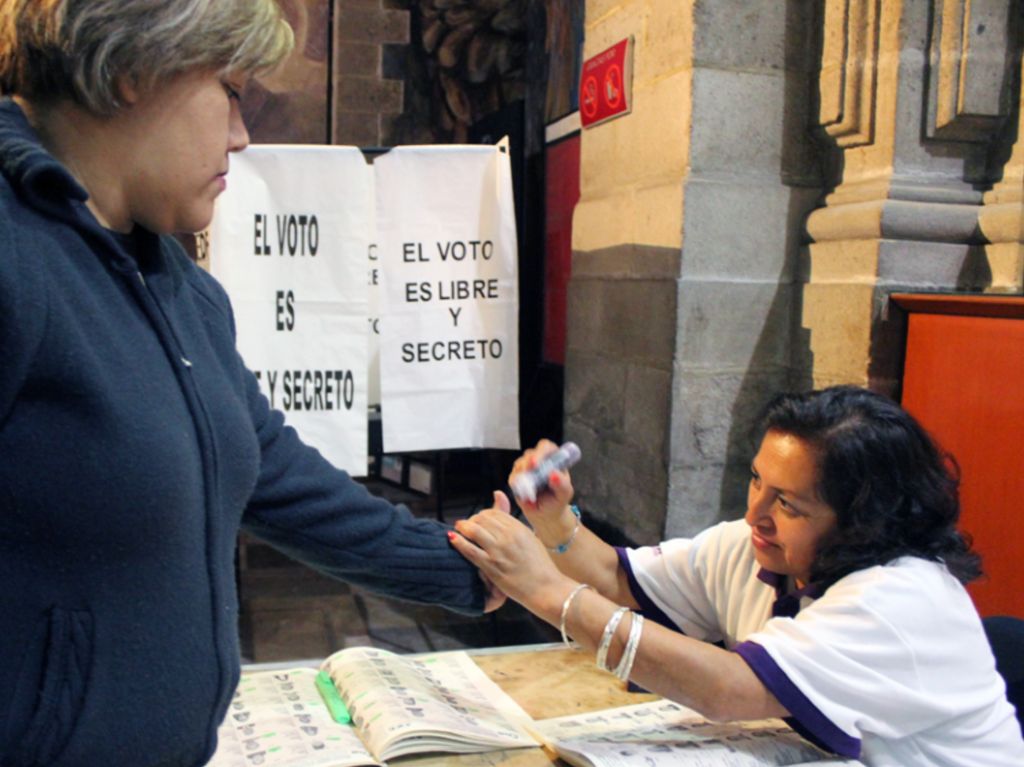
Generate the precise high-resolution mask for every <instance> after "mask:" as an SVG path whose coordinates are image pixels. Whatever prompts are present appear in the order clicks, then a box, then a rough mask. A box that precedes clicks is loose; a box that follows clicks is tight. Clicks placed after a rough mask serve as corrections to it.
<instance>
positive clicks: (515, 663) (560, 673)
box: [390, 644, 658, 767]
mask: <svg viewBox="0 0 1024 767" xmlns="http://www.w3.org/2000/svg"><path fill="white" fill-rule="evenodd" d="M468 652H469V654H470V656H471V657H472V658H473V660H474V661H475V662H476V664H477V665H478V666H479V667H480V668H481V669H483V671H484V673H486V674H487V675H488V676H489V677H490V678H491V679H493V680H494V681H495V682H496V683H497V684H498V686H499V687H501V688H502V689H503V690H504V691H505V692H507V693H508V694H509V695H510V696H511V697H512V698H513V699H514V700H515V701H516V703H518V704H519V705H520V706H522V707H523V710H525V711H526V713H527V714H529V715H530V717H532V718H533V719H550V718H552V717H556V716H566V715H568V714H582V713H586V712H588V711H599V710H601V709H605V708H613V707H615V706H627V705H629V704H631V703H644V702H647V701H650V700H656V699H657V697H658V696H656V695H650V694H647V693H636V692H627V690H626V686H625V684H624V683H623V682H620V681H619V680H618V679H616V678H615V676H614V675H612V674H609V673H608V672H606V671H601V670H600V669H598V668H597V666H596V665H595V664H594V655H593V653H589V652H585V651H582V650H569V649H567V648H565V647H563V646H562V645H559V644H554V645H535V646H526V647H521V648H511V649H509V650H502V649H493V650H469V651H468ZM390 763H393V764H401V765H416V767H550V765H552V764H557V763H558V762H557V761H556V760H555V759H554V758H553V757H552V756H550V755H548V754H547V753H546V752H545V751H544V750H543V749H541V748H540V747H537V748H519V749H509V750H505V751H488V752H486V753H483V754H436V755H430V756H410V757H403V758H401V759H394V760H391V762H390Z"/></svg>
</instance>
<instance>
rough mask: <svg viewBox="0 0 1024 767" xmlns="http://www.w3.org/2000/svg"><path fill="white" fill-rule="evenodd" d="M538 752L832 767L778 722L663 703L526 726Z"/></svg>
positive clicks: (629, 766) (640, 762)
mask: <svg viewBox="0 0 1024 767" xmlns="http://www.w3.org/2000/svg"><path fill="white" fill-rule="evenodd" d="M530 729H531V730H532V731H533V732H534V734H535V735H536V736H537V737H538V739H540V740H543V741H544V743H545V745H546V747H547V748H548V749H549V750H551V751H553V752H554V753H555V754H556V755H557V756H559V757H560V758H561V759H563V760H564V761H566V762H568V763H569V764H572V765H575V766H576V767H679V766H680V765H690V766H691V767H783V766H784V765H800V766H801V767H811V766H812V765H820V766H821V767H825V766H826V765H827V766H828V767H838V766H839V765H860V764H861V763H860V762H856V761H849V760H845V759H841V758H838V757H832V756H830V755H829V754H827V753H825V752H824V751H821V750H820V749H818V748H816V747H815V746H813V745H812V744H811V743H809V742H807V741H806V740H804V739H803V738H801V737H800V735H798V734H797V733H796V732H794V731H793V730H791V729H790V728H789V726H788V725H786V723H785V722H783V721H782V720H781V719H763V720H759V721H752V722H734V723H729V724H718V723H715V722H709V721H707V720H706V719H704V718H703V717H701V716H700V714H698V713H697V712H696V711H694V710H693V709H689V708H686V707H685V706H681V705H679V704H678V703H672V702H671V701H666V700H659V701H655V702H653V703H639V704H636V705H632V706H623V707H621V708H612V709H605V710H604V711H594V712H592V713H589V714H574V715H572V716H563V717H558V718H555V719H544V720H541V721H538V722H534V723H533V724H532V725H530Z"/></svg>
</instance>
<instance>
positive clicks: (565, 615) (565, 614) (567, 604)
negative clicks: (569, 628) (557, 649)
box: [558, 583, 592, 647]
mask: <svg viewBox="0 0 1024 767" xmlns="http://www.w3.org/2000/svg"><path fill="white" fill-rule="evenodd" d="M589 588H592V587H591V586H590V584H589V583H580V584H579V585H577V586H576V588H574V589H573V590H572V591H570V592H569V596H567V597H566V598H565V601H564V602H562V617H561V619H560V620H559V621H558V630H559V631H561V632H562V644H564V645H565V646H566V647H572V644H571V643H570V642H569V637H568V636H567V635H566V633H565V622H566V621H567V620H568V619H569V610H570V609H572V603H573V600H574V599H576V597H577V596H578V595H579V593H580V592H581V591H583V590H584V589H589Z"/></svg>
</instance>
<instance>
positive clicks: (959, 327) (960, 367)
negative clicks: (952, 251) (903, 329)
mask: <svg viewBox="0 0 1024 767" xmlns="http://www.w3.org/2000/svg"><path fill="white" fill-rule="evenodd" d="M891 299H892V300H893V301H894V302H895V303H896V304H897V305H898V306H900V307H902V308H903V309H905V310H906V311H907V312H908V317H907V342H906V343H907V345H906V358H905V361H904V368H903V397H902V401H903V406H904V407H905V408H906V409H907V410H908V411H910V413H912V414H913V415H914V416H915V417H916V418H917V419H918V420H919V421H920V422H921V424H922V425H923V426H925V428H927V429H928V430H929V431H930V432H931V434H932V435H933V436H934V437H935V439H936V440H937V441H938V442H939V444H940V445H941V446H942V447H943V448H945V449H946V450H947V451H949V452H950V453H952V454H953V456H954V457H955V458H956V460H957V462H958V463H959V465H960V472H961V486H960V493H961V496H960V497H961V503H962V507H963V513H962V517H961V528H962V529H963V530H964V531H965V532H967V533H969V534H970V535H971V536H972V537H973V539H974V544H975V548H976V549H977V550H978V552H979V553H980V554H981V555H982V557H983V558H984V561H983V566H984V568H985V575H984V576H983V577H982V578H981V579H980V580H978V581H976V582H974V583H973V584H971V585H970V586H968V589H969V591H970V593H971V596H972V597H973V599H974V602H975V604H976V605H977V607H978V611H979V612H980V613H981V614H982V615H983V616H985V615H1015V616H1018V617H1022V618H1024V297H1020V296H1012V297H1011V296H991V295H986V296H966V295H933V294H929V295H913V294H899V295H893V296H891Z"/></svg>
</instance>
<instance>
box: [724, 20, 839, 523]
mask: <svg viewBox="0 0 1024 767" xmlns="http://www.w3.org/2000/svg"><path fill="white" fill-rule="evenodd" d="M786 17H787V18H786V30H787V32H786V37H785V47H786V53H785V61H786V72H785V86H784V98H785V109H784V110H783V125H782V128H781V131H782V135H783V141H782V152H781V162H780V168H779V173H780V177H781V180H782V182H783V183H784V184H785V185H786V186H788V187H790V189H791V190H792V194H791V196H790V202H789V207H788V210H787V214H786V236H785V257H784V259H783V262H782V269H781V271H780V274H779V277H778V285H777V289H776V292H775V295H774V297H773V298H772V301H771V303H770V306H769V308H768V312H767V314H766V318H765V323H764V326H763V330H762V333H761V335H760V337H759V338H758V339H757V342H756V343H755V345H754V349H753V353H752V355H751V357H750V361H749V364H748V367H747V370H746V372H745V374H744V376H743V380H742V381H741V383H740V386H739V389H738V391H737V395H736V400H735V402H734V404H733V407H732V410H731V414H730V415H731V417H730V427H729V435H728V438H727V440H728V441H727V446H726V466H725V471H724V473H723V476H722V486H721V493H720V499H721V507H720V509H721V512H720V513H721V515H722V518H723V519H725V518H734V517H735V514H736V510H737V509H746V491H747V483H748V479H749V466H750V461H751V459H752V458H753V456H754V454H755V452H756V450H757V441H758V440H759V439H760V434H759V433H757V429H758V418H759V416H760V413H761V412H762V410H763V408H764V407H765V405H766V404H767V403H768V401H769V400H770V399H771V398H772V397H773V396H774V395H775V394H777V393H779V392H780V391H805V390H808V389H810V388H812V386H813V370H814V358H813V353H812V351H811V343H810V342H811V338H810V330H809V329H807V328H804V327H802V324H801V321H802V314H803V289H802V287H803V285H804V284H805V282H806V280H807V276H808V273H809V262H808V255H807V247H806V246H807V244H808V238H807V235H806V232H805V228H804V227H805V223H806V221H807V216H808V215H809V214H810V212H811V211H812V210H813V209H815V208H816V207H818V206H819V205H820V204H821V202H822V200H823V199H824V197H825V194H827V192H828V191H830V189H831V188H833V187H834V186H835V184H836V183H838V180H839V179H841V178H842V168H841V162H842V153H841V152H840V151H839V150H838V148H837V147H836V146H835V144H834V142H833V141H832V140H831V139H830V138H829V137H828V136H827V135H825V133H824V131H823V130H821V129H820V127H819V125H818V119H817V118H818V110H819V105H818V69H819V66H820V62H821V50H822V40H821V36H822V26H823V22H824V19H823V11H822V9H820V8H819V9H818V10H817V11H815V12H813V13H809V12H808V8H807V4H806V3H802V2H799V0H789V1H788V2H787V4H786ZM783 327H785V328H789V343H788V345H787V347H788V348H787V352H788V355H787V357H788V358H785V359H779V355H778V348H779V344H778V339H777V338H776V337H775V334H776V333H777V332H778V328H783Z"/></svg>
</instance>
